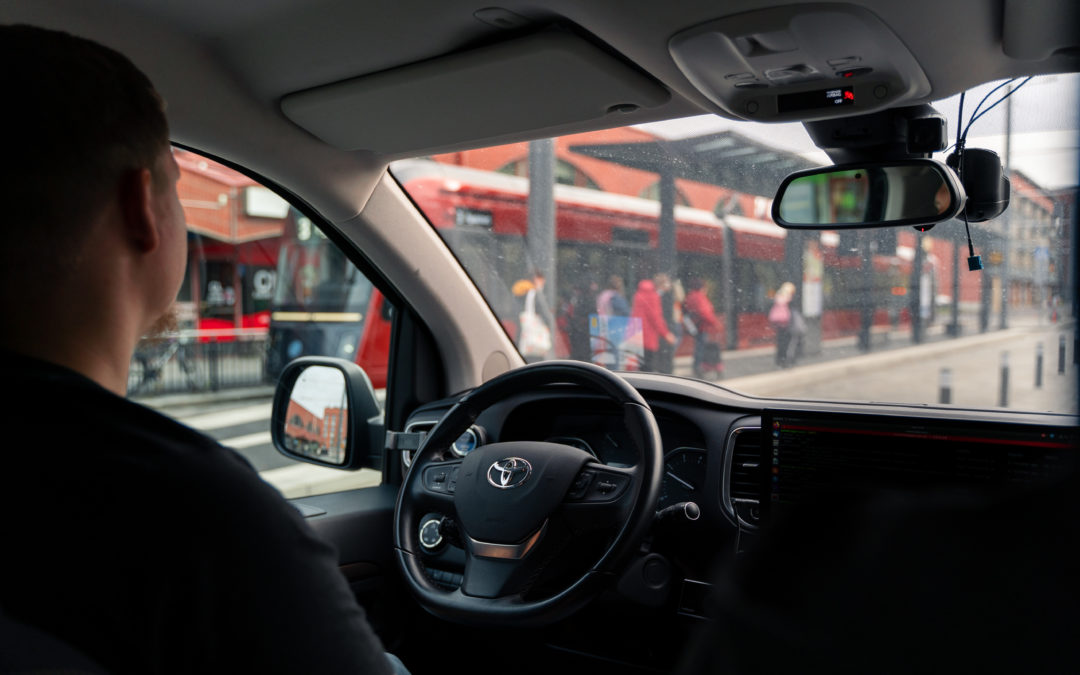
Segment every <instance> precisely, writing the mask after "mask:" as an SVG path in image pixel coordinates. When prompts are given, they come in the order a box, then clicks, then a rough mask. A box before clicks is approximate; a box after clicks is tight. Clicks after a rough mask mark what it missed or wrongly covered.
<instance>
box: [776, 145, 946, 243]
mask: <svg viewBox="0 0 1080 675" xmlns="http://www.w3.org/2000/svg"><path fill="white" fill-rule="evenodd" d="M964 201H965V196H964V189H963V188H962V187H961V186H960V181H959V180H957V178H956V174H954V173H953V172H952V170H951V169H950V168H949V167H947V166H945V164H943V163H942V162H939V161H937V160H933V159H908V160H899V161H894V162H876V163H864V164H845V165H840V166H826V167H821V168H818V169H810V170H809V171H800V172H798V173H793V174H791V175H790V176H788V177H787V178H785V179H784V182H782V183H781V184H780V189H779V190H777V192H776V199H775V200H773V207H772V216H773V220H774V221H775V222H776V224H777V225H779V226H780V227H784V228H788V229H805V230H841V229H852V228H863V227H893V226H899V225H913V226H915V227H919V226H926V225H932V224H934V223H940V222H942V221H944V220H948V219H950V218H953V217H954V216H956V214H958V213H959V212H960V211H961V209H963V207H964Z"/></svg>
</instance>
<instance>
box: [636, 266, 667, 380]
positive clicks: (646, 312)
mask: <svg viewBox="0 0 1080 675" xmlns="http://www.w3.org/2000/svg"><path fill="white" fill-rule="evenodd" d="M630 316H633V317H637V318H639V319H641V337H642V342H643V345H644V347H645V359H644V362H643V363H642V368H641V369H642V370H644V371H650V372H656V368H657V365H658V362H657V356H658V352H659V350H660V338H661V337H662V338H663V339H664V340H665V341H666V342H667V343H668V344H670V345H674V344H675V334H674V333H672V332H671V330H670V329H669V328H668V324H667V321H664V312H663V310H662V309H661V308H660V294H659V293H657V292H656V285H655V284H654V283H653V282H652V280H651V279H642V280H641V282H639V283H638V287H637V292H636V293H634V302H633V304H632V306H631V308H630Z"/></svg>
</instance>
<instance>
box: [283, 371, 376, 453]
mask: <svg viewBox="0 0 1080 675" xmlns="http://www.w3.org/2000/svg"><path fill="white" fill-rule="evenodd" d="M383 435H384V426H383V413H382V409H381V408H380V407H379V402H378V400H376V398H375V390H374V389H372V387H371V380H370V379H368V376H367V374H365V373H364V371H363V369H362V368H360V366H358V365H356V364H355V363H353V362H351V361H346V360H344V359H336V358H331V357H323V356H305V357H301V358H298V359H296V360H294V361H291V362H290V363H289V364H288V365H286V366H285V369H284V370H283V371H282V372H281V378H280V379H279V380H278V385H277V389H276V390H275V391H274V407H273V412H272V414H271V417H270V436H271V438H272V439H273V441H274V447H276V448H277V449H278V451H279V452H280V453H281V454H283V455H285V456H286V457H289V458H291V459H295V460H299V461H301V462H310V463H312V464H318V465H320V466H329V467H333V468H336V469H348V470H350V471H355V470H356V469H359V468H361V467H364V466H369V467H373V468H382V445H383Z"/></svg>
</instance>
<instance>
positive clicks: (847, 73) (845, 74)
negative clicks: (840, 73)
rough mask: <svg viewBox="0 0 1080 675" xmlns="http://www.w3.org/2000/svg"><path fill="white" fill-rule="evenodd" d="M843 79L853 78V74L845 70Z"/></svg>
mask: <svg viewBox="0 0 1080 675" xmlns="http://www.w3.org/2000/svg"><path fill="white" fill-rule="evenodd" d="M844 77H855V73H854V72H852V71H850V70H845V71H844Z"/></svg>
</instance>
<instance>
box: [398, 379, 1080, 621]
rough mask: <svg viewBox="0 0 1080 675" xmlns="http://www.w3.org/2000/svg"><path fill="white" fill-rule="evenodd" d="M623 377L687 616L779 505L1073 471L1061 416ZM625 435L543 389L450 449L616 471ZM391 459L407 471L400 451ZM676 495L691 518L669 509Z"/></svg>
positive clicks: (452, 571) (576, 400) (610, 415)
mask: <svg viewBox="0 0 1080 675" xmlns="http://www.w3.org/2000/svg"><path fill="white" fill-rule="evenodd" d="M626 379H627V380H628V381H630V383H631V384H632V385H634V386H635V387H636V388H637V389H638V390H639V391H640V392H641V393H642V395H643V396H644V397H645V399H646V401H647V402H648V403H649V405H650V407H651V408H652V410H653V413H654V416H655V418H656V421H657V426H658V428H659V430H660V434H661V437H662V439H663V452H664V466H663V483H662V492H661V495H660V501H659V504H658V507H657V508H658V511H659V512H660V513H663V514H665V515H668V514H673V515H671V517H663V518H658V519H657V520H656V522H655V523H654V525H653V530H652V532H651V534H650V537H649V540H648V543H647V546H648V549H649V553H648V555H656V556H659V557H661V558H662V559H663V560H664V564H665V565H666V566H667V567H666V568H667V569H668V570H669V571H670V573H669V577H670V587H669V588H668V589H667V595H666V600H665V603H664V606H665V607H666V608H667V609H669V610H671V611H673V612H674V613H676V614H680V615H683V616H689V617H694V616H700V615H701V614H703V613H704V611H705V610H704V609H703V596H704V594H705V593H706V592H707V589H708V585H707V583H705V582H706V581H707V580H709V579H710V578H711V575H712V572H713V570H714V569H715V566H716V564H717V563H718V561H720V560H723V559H725V558H728V557H730V556H732V555H734V554H736V553H737V552H738V551H740V550H742V549H744V548H745V547H746V546H747V545H748V543H749V542H752V541H753V540H754V539H755V538H756V537H758V536H761V534H762V533H763V530H764V529H765V528H766V526H767V525H768V524H769V523H770V522H771V521H772V520H775V519H779V518H782V517H784V515H785V513H789V512H792V511H795V510H798V509H801V508H808V507H809V505H810V504H813V503H814V502H815V501H816V500H818V499H835V498H836V497H837V496H838V495H848V494H850V495H852V497H853V498H854V496H856V495H867V494H874V493H879V492H881V491H883V490H906V491H909V492H910V491H920V490H935V489H941V488H953V487H978V488H980V489H982V488H988V489H1009V488H1010V487H1014V486H1017V485H1027V484H1031V483H1034V482H1037V481H1045V480H1053V479H1054V478H1056V477H1058V476H1060V475H1063V474H1064V473H1066V472H1067V471H1070V470H1072V469H1073V468H1074V467H1075V464H1076V455H1077V453H1076V452H1075V449H1076V447H1077V441H1078V440H1080V438H1078V434H1077V426H1076V420H1075V418H1072V417H1070V416H1066V415H1058V414H1042V413H1030V414H1029V413H1016V412H1004V411H992V412H991V411H976V410H960V409H948V410H947V409H937V408H925V407H914V406H890V405H881V404H858V405H856V404H844V403H835V404H834V403H828V402H820V401H814V402H812V403H811V402H800V401H783V400H777V399H757V398H752V397H745V396H742V395H739V394H736V393H734V392H730V391H728V390H725V389H723V388H721V387H716V386H712V385H708V384H704V383H699V382H692V381H686V380H678V379H677V378H664V377H658V376H651V375H630V376H627V377H626ZM453 402H454V401H453V400H446V401H439V402H435V403H432V404H428V405H425V406H423V407H421V408H419V409H418V410H417V411H415V412H414V413H413V415H412V416H411V418H410V420H409V425H408V428H407V431H409V432H412V433H424V432H426V431H427V430H429V429H431V428H432V427H433V426H434V425H435V424H436V423H437V422H438V420H439V419H440V418H441V417H442V415H443V414H444V413H445V412H446V411H447V410H448V409H449V407H450V406H451V405H452V403H453ZM627 433H628V432H627V430H626V429H625V428H624V426H623V423H622V417H621V415H620V413H619V410H618V408H617V407H616V406H614V404H612V403H611V402H610V401H608V400H606V399H604V398H602V397H599V396H597V395H594V394H591V393H588V392H585V391H583V390H581V389H576V388H571V387H569V386H560V385H555V386H547V387H543V388H538V389H537V390H535V391H529V392H522V393H520V394H519V395H516V396H513V397H511V398H509V399H508V400H505V401H502V402H500V403H499V404H497V405H495V406H492V407H490V408H489V409H487V410H486V411H484V412H483V413H482V414H481V415H480V416H479V417H478V418H477V419H476V422H475V424H474V426H473V427H471V428H470V429H469V431H468V432H466V434H464V435H463V436H462V438H460V439H459V440H458V442H456V443H454V446H453V448H451V450H450V451H451V452H452V454H453V455H455V456H457V457H462V456H465V455H467V454H468V452H470V451H471V450H473V449H475V448H476V447H479V446H480V445H482V444H485V443H491V442H502V441H524V440H528V441H548V442H555V443H561V444H565V445H571V446H574V447H577V448H579V449H581V450H585V451H586V452H588V453H589V454H591V455H593V456H594V457H595V458H596V459H597V460H598V461H599V462H601V463H604V464H607V465H609V466H612V467H626V466H629V465H631V464H632V462H633V453H632V451H631V450H630V448H631V439H630V438H629V437H628V436H627ZM402 460H403V468H404V469H405V470H407V469H408V464H409V460H410V453H409V452H405V453H404V454H403V455H402ZM687 502H693V503H694V504H695V505H696V507H697V511H698V514H699V515H698V517H695V518H691V517H689V515H687V512H686V511H685V510H680V509H681V506H682V505H684V504H686V503H687ZM434 517H435V515H434V514H433V518H434ZM426 526H427V528H428V531H427V534H428V535H429V537H428V539H427V540H426V541H427V542H436V544H435V545H434V546H431V547H430V548H429V547H428V545H427V544H424V546H425V549H427V550H426V551H425V553H426V554H427V560H426V561H425V563H426V565H427V566H428V568H429V572H430V573H431V576H432V579H434V580H436V581H437V582H439V583H441V584H443V585H444V586H446V587H448V588H452V587H453V586H454V583H455V581H456V580H458V579H459V578H460V577H459V576H458V575H459V574H460V570H461V568H460V565H462V564H463V558H462V556H461V555H460V552H459V551H455V550H454V546H452V545H447V544H446V542H444V541H441V539H439V538H438V537H437V536H433V535H437V527H433V526H432V521H431V519H429V520H428V521H427V522H426ZM421 527H422V528H423V527H424V525H422V526H421ZM420 539H421V541H422V542H424V541H425V539H424V532H421V537H420ZM437 539H439V540H438V541H436V540H437Z"/></svg>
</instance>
